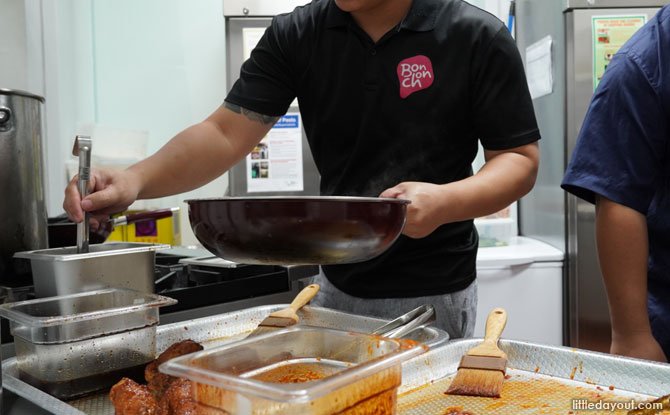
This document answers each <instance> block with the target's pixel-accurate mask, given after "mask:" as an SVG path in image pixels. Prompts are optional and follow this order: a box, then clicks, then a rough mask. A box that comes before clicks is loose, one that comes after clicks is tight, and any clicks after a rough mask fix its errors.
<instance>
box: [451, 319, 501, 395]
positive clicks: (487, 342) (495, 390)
mask: <svg viewBox="0 0 670 415" xmlns="http://www.w3.org/2000/svg"><path fill="white" fill-rule="evenodd" d="M506 323H507V312H506V311H505V310H503V309H502V308H496V309H495V310H493V311H491V313H490V314H489V317H488V319H487V320H486V334H485V336H484V341H483V342H482V344H480V345H478V346H476V347H473V348H472V349H470V350H468V351H467V352H466V353H465V355H464V356H463V358H462V359H461V363H460V365H459V366H458V373H456V377H455V378H454V380H453V381H452V382H451V385H449V389H447V392H446V393H447V394H451V395H469V396H486V397H494V398H499V397H500V392H502V384H503V379H504V377H505V369H506V368H507V355H506V354H505V352H503V351H502V350H500V349H499V348H498V339H500V335H501V334H502V332H503V330H504V329H505V324H506Z"/></svg>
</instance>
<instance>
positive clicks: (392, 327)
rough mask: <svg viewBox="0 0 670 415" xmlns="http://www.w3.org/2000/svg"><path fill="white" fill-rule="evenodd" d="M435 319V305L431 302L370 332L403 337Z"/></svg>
mask: <svg viewBox="0 0 670 415" xmlns="http://www.w3.org/2000/svg"><path fill="white" fill-rule="evenodd" d="M433 321H435V307H433V306H432V305H431V304H425V305H422V306H419V307H417V308H415V309H414V310H412V311H409V312H407V313H405V314H403V315H402V316H400V317H398V318H396V319H394V320H391V321H390V322H388V323H386V324H384V325H383V326H381V327H378V328H377V329H376V330H374V331H372V332H371V333H370V334H378V335H381V336H385V337H402V336H404V335H406V334H407V333H409V332H411V331H413V330H415V329H417V328H419V327H421V326H425V325H427V324H429V323H432V322H433Z"/></svg>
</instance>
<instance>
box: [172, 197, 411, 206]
mask: <svg viewBox="0 0 670 415" xmlns="http://www.w3.org/2000/svg"><path fill="white" fill-rule="evenodd" d="M217 201H220V202H264V201H267V202H290V201H296V202H357V203H393V204H399V205H407V204H410V203H412V201H411V200H408V199H395V198H387V197H365V196H230V197H210V198H201V199H186V200H184V203H188V204H191V203H198V202H217Z"/></svg>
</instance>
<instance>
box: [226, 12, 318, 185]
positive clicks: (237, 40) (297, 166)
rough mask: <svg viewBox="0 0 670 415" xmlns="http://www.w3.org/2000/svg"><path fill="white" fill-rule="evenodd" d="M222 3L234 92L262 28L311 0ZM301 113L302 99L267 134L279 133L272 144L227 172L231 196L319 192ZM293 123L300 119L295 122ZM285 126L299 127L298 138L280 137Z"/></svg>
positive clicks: (228, 84) (269, 143)
mask: <svg viewBox="0 0 670 415" xmlns="http://www.w3.org/2000/svg"><path fill="white" fill-rule="evenodd" d="M222 1H223V15H224V19H225V24H226V72H227V89H228V91H230V89H231V88H232V86H233V84H234V83H235V81H236V80H237V79H238V78H239V76H240V68H241V66H242V63H243V62H244V61H245V60H246V59H247V57H248V56H249V53H250V51H251V49H253V46H254V45H255V43H256V41H257V40H258V39H259V38H260V36H261V34H262V33H263V31H264V29H265V28H267V27H268V26H269V25H270V22H271V21H272V17H273V16H275V15H277V14H280V13H287V12H290V11H292V10H293V9H294V8H295V7H297V6H300V5H303V4H306V3H308V2H309V0H222ZM299 114H300V111H299V108H298V103H297V101H293V104H291V107H290V108H289V110H288V112H287V117H286V119H288V120H289V121H290V123H283V122H281V120H280V122H279V123H277V124H276V125H275V127H274V128H273V129H272V130H271V132H270V133H269V136H271V135H273V134H275V135H278V134H279V135H280V138H281V139H280V140H275V141H274V142H273V141H272V140H271V139H268V140H264V142H265V141H268V143H267V146H261V147H260V148H259V149H258V151H257V152H252V154H251V155H249V156H247V158H246V159H245V160H242V161H241V162H240V163H238V164H236V165H235V166H233V168H231V169H230V170H229V171H228V191H227V193H226V194H227V195H229V196H276V195H282V196H290V195H310V196H312V195H318V194H319V172H318V170H317V168H316V165H315V164H314V159H313V158H312V154H311V152H310V150H309V143H308V142H307V137H306V135H305V132H304V130H303V129H302V124H301V122H302V120H301V119H300V118H299ZM282 120H283V119H282ZM293 121H296V124H294V123H293ZM289 124H290V125H289ZM287 126H289V127H291V126H293V127H296V132H297V133H298V134H299V135H300V138H299V139H298V140H293V141H291V137H290V135H289V137H288V139H286V137H287V136H286V134H284V135H283V136H281V134H282V133H287V132H290V128H284V127H287ZM298 130H299V131H298ZM293 138H295V137H293ZM287 143H288V144H287ZM273 145H274V147H273ZM277 154H280V155H281V156H280V158H277ZM294 159H295V160H294ZM287 166H288V168H287ZM264 167H265V168H264Z"/></svg>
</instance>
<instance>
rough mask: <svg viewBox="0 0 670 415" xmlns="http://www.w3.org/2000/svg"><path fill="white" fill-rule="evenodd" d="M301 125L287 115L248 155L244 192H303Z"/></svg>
mask: <svg viewBox="0 0 670 415" xmlns="http://www.w3.org/2000/svg"><path fill="white" fill-rule="evenodd" d="M301 122H302V121H301V118H300V114H298V113H287V114H286V115H284V116H283V117H281V118H280V119H279V121H277V123H276V124H275V125H274V127H272V129H271V130H270V131H269V132H268V133H267V135H266V136H265V137H263V139H262V140H261V141H260V143H258V144H257V145H256V147H254V149H253V150H252V151H251V153H249V154H248V155H247V168H246V171H247V192H249V193H253V192H294V191H297V192H300V191H302V190H303V173H302V126H301V125H300V124H301Z"/></svg>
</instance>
